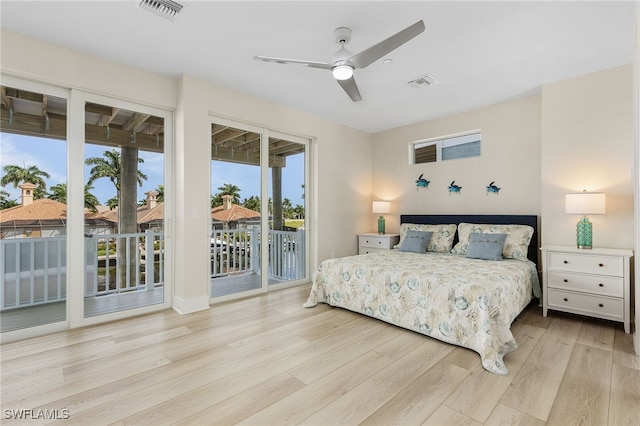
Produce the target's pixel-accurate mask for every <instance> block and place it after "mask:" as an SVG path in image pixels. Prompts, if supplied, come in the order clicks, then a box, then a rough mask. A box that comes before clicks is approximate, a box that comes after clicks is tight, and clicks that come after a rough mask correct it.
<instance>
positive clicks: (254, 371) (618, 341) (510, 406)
mask: <svg viewBox="0 0 640 426" xmlns="http://www.w3.org/2000/svg"><path fill="white" fill-rule="evenodd" d="M308 293H309V286H308V285H307V286H301V287H296V288H289V289H285V290H279V291H275V292H272V293H269V294H266V295H262V296H257V297H253V298H247V299H243V300H239V301H234V302H227V303H223V304H217V305H214V306H213V307H212V309H210V310H207V311H203V312H198V313H194V314H190V315H183V316H181V315H179V314H177V313H176V312H174V311H172V310H166V311H163V312H159V313H155V314H150V315H145V316H141V317H137V318H132V319H127V320H122V321H117V322H112V323H108V324H102V325H98V326H92V327H87V328H82V329H76V330H70V331H66V332H62V333H56V334H52V335H49V336H44V337H38V338H33V339H29V340H24V341H20V342H13V343H8V344H4V345H2V346H1V347H0V356H1V367H2V371H1V380H2V381H1V384H2V389H1V392H2V395H1V396H2V403H1V406H2V410H3V411H2V424H3V425H20V424H34V423H36V422H37V424H49V423H60V424H65V425H69V424H78V425H127V424H151V425H169V424H180V425H204V424H212V425H227V424H229V425H230V424H247V425H284V424H310V425H337V424H351V425H355V424H367V425H393V424H399V425H419V424H424V425H462V424H469V425H482V424H485V425H498V424H526V425H563V426H566V425H574V424H584V425H589V424H591V425H612V426H614V425H615V426H618V425H640V357H637V356H635V355H634V354H633V350H632V336H631V335H630V334H625V333H624V331H623V330H622V325H621V324H616V323H613V322H607V321H600V320H596V319H589V318H583V317H579V316H574V315H568V314H561V313H555V312H551V313H550V315H549V317H547V318H543V317H542V315H541V309H540V308H539V307H537V306H530V307H529V308H528V309H527V310H525V312H523V314H522V315H521V316H520V317H519V318H518V319H517V320H516V321H515V322H514V324H513V326H512V330H513V333H514V335H515V336H516V340H517V341H518V343H519V345H520V347H519V348H518V349H517V350H516V351H514V352H512V353H510V354H508V355H507V356H506V357H505V362H506V365H507V367H508V368H509V370H510V373H509V375H507V376H497V375H494V374H491V373H489V372H487V371H485V370H484V369H483V368H482V365H481V363H480V357H479V355H478V354H476V353H475V352H473V351H470V350H468V349H463V348H459V347H456V346H451V345H448V344H446V343H442V342H439V341H437V340H434V339H430V338H428V337H425V336H422V335H419V334H417V333H414V332H410V331H407V330H403V329H400V328H397V327H394V326H391V325H389V324H386V323H384V322H381V321H378V320H375V319H371V318H367V317H364V316H362V315H359V314H355V313H351V312H348V311H345V310H341V309H337V308H331V307H329V306H327V305H322V304H321V305H318V306H317V307H315V308H311V309H306V308H303V307H302V303H303V302H304V301H305V300H306V298H307V295H308ZM25 410H31V411H30V412H27V411H25ZM40 410H42V411H40ZM20 414H22V415H23V417H24V416H25V415H26V416H27V417H29V416H30V417H35V416H40V418H39V419H38V420H34V419H32V418H26V419H25V418H23V419H14V418H10V417H15V416H17V415H20ZM46 416H49V417H51V416H53V417H58V418H59V420H55V419H51V418H49V419H45V418H43V417H46ZM62 417H68V418H66V419H60V418H62Z"/></svg>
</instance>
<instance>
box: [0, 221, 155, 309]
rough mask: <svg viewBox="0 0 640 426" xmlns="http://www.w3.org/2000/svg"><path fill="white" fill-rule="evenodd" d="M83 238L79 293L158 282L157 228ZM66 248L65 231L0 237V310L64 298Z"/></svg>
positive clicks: (94, 293)
mask: <svg viewBox="0 0 640 426" xmlns="http://www.w3.org/2000/svg"><path fill="white" fill-rule="evenodd" d="M84 243H85V244H84V246H85V283H84V295H85V297H93V296H101V295H105V294H112V293H122V292H127V291H133V290H141V289H146V290H153V289H154V288H155V287H156V286H162V285H163V283H164V237H163V234H162V233H157V232H153V231H151V230H148V231H147V232H144V233H134V234H109V235H100V236H88V237H85V239H84ZM66 248H67V238H66V236H57V237H48V238H19V239H3V240H0V253H1V261H0V281H1V285H0V287H1V292H0V309H2V310H5V309H13V308H20V307H24V306H31V305H38V304H43V303H51V302H57V301H63V300H65V299H66V279H67V276H66V274H67V267H66V265H67V259H66Z"/></svg>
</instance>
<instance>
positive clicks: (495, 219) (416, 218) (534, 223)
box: [400, 214, 540, 269]
mask: <svg viewBox="0 0 640 426" xmlns="http://www.w3.org/2000/svg"><path fill="white" fill-rule="evenodd" d="M462 222H465V223H481V224H493V225H500V224H502V225H529V226H531V227H532V228H533V236H532V237H531V243H530V244H529V250H528V252H527V258H528V259H529V260H531V261H532V262H534V263H535V264H536V265H538V269H540V268H539V265H540V263H539V261H538V254H539V251H540V239H539V236H538V216H536V215H477V214H473V215H472V214H403V215H400V223H420V224H425V225H442V224H452V223H455V224H456V225H458V224H459V223H462ZM457 242H458V234H457V233H456V236H455V238H454V240H453V244H454V245H455V244H456V243H457Z"/></svg>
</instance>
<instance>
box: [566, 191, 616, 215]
mask: <svg viewBox="0 0 640 426" xmlns="http://www.w3.org/2000/svg"><path fill="white" fill-rule="evenodd" d="M605 205H606V194H604V193H602V192H579V193H576V194H565V196H564V211H565V213H569V214H584V215H587V214H604V213H605Z"/></svg>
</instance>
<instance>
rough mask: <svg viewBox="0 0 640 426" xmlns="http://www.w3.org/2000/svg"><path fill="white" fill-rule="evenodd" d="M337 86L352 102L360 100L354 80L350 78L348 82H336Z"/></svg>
mask: <svg viewBox="0 0 640 426" xmlns="http://www.w3.org/2000/svg"><path fill="white" fill-rule="evenodd" d="M336 81H337V82H338V84H339V85H340V86H341V87H342V88H343V89H344V91H345V92H347V95H349V97H350V98H351V100H352V101H353V102H359V101H361V100H362V96H360V91H359V90H358V85H357V84H356V80H355V79H354V78H353V77H351V78H350V79H348V80H336Z"/></svg>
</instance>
